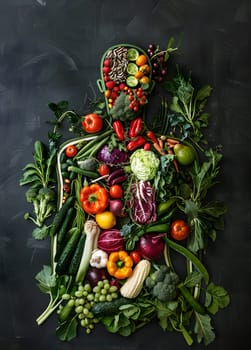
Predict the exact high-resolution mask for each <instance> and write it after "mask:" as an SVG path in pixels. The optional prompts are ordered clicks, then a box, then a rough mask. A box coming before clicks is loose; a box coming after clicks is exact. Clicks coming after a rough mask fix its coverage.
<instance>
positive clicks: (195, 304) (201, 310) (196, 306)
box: [177, 283, 206, 315]
mask: <svg viewBox="0 0 251 350" xmlns="http://www.w3.org/2000/svg"><path fill="white" fill-rule="evenodd" d="M177 287H178V288H179V290H180V291H181V294H182V295H183V297H184V298H185V299H186V301H187V302H188V303H189V304H190V306H192V308H193V309H194V311H196V312H198V313H199V314H201V315H205V314H206V310H205V308H204V307H203V306H202V305H201V304H200V303H199V302H198V301H197V300H196V299H195V298H194V296H193V295H192V294H191V293H190V292H189V290H188V289H187V287H185V286H184V285H183V284H182V283H181V284H179V285H178V286H177Z"/></svg>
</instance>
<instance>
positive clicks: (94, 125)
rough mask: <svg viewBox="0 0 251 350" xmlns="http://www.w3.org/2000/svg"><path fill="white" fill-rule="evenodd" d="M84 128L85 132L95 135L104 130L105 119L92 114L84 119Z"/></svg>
mask: <svg viewBox="0 0 251 350" xmlns="http://www.w3.org/2000/svg"><path fill="white" fill-rule="evenodd" d="M82 126H83V129H84V130H85V132H87V133H89V134H93V133H96V132H99V131H100V130H101V129H102V128H103V119H102V118H101V117H100V115H98V114H95V113H90V114H87V115H85V116H84V117H83V120H82Z"/></svg>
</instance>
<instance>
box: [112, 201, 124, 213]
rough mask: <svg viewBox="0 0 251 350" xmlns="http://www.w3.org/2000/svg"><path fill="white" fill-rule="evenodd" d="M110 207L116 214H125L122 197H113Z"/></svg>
mask: <svg viewBox="0 0 251 350" xmlns="http://www.w3.org/2000/svg"><path fill="white" fill-rule="evenodd" d="M109 208H110V211H111V212H112V213H113V214H114V215H115V216H121V217H122V216H124V213H123V208H124V202H123V201H122V200H121V199H111V200H110V205H109Z"/></svg>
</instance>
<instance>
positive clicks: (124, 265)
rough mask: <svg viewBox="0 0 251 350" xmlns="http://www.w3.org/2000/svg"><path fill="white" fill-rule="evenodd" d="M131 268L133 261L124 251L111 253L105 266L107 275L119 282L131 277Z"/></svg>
mask: <svg viewBox="0 0 251 350" xmlns="http://www.w3.org/2000/svg"><path fill="white" fill-rule="evenodd" d="M132 266H133V260H132V258H131V257H130V255H128V254H127V252H126V251H124V250H119V251H117V252H112V253H111V254H110V255H109V258H108V262H107V265H106V267H107V271H108V273H109V274H110V275H111V276H113V277H115V278H117V279H121V280H122V279H125V278H128V277H130V276H131V274H132Z"/></svg>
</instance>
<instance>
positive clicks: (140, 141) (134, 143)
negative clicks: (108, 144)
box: [126, 135, 146, 151]
mask: <svg viewBox="0 0 251 350" xmlns="http://www.w3.org/2000/svg"><path fill="white" fill-rule="evenodd" d="M145 143H146V139H145V138H144V137H143V136H141V135H139V136H136V137H135V138H134V139H133V140H131V141H129V142H128V144H127V146H126V148H127V149H128V151H133V150H135V149H136V148H138V147H141V146H143V145H144V144H145Z"/></svg>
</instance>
